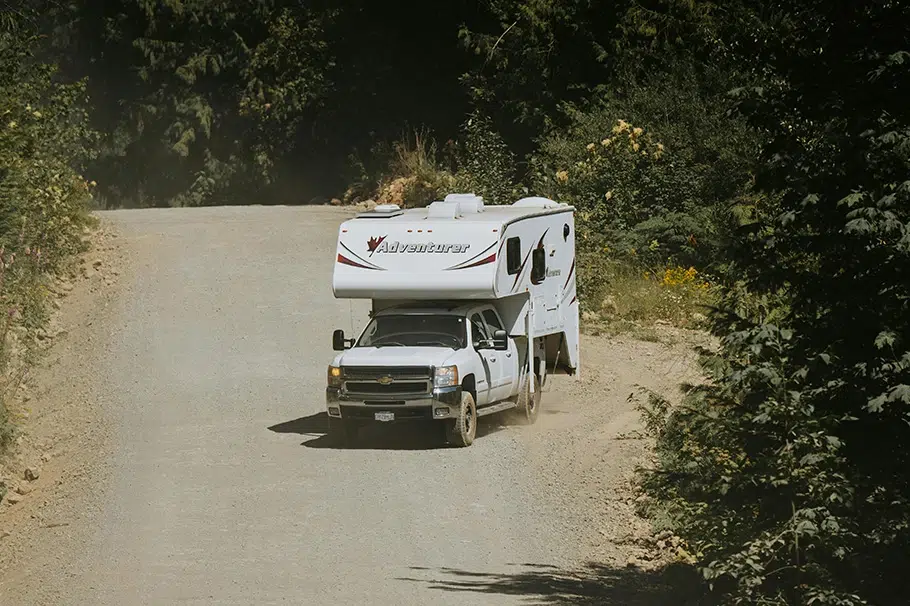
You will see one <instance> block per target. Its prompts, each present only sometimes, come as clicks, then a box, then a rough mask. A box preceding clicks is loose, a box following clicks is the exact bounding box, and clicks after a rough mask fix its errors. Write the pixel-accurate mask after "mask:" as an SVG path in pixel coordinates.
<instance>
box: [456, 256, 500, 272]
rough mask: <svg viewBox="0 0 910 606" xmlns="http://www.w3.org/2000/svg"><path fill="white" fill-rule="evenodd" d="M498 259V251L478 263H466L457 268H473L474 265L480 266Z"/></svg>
mask: <svg viewBox="0 0 910 606" xmlns="http://www.w3.org/2000/svg"><path fill="white" fill-rule="evenodd" d="M495 261H496V253H493V254H492V255H490V256H489V257H487V258H486V259H481V260H480V261H477V262H476V263H471V264H470V265H465V266H464V267H457V268H456V269H471V268H472V267H480V266H481V265H488V264H490V263H493V262H495Z"/></svg>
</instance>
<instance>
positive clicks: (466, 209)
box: [445, 194, 483, 214]
mask: <svg viewBox="0 0 910 606" xmlns="http://www.w3.org/2000/svg"><path fill="white" fill-rule="evenodd" d="M445 201H446V202H458V207H459V208H460V209H461V212H462V213H463V214H476V213H482V212H483V198H481V197H480V196H478V195H475V194H449V195H447V196H446V199H445Z"/></svg>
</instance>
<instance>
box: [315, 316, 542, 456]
mask: <svg viewBox="0 0 910 606" xmlns="http://www.w3.org/2000/svg"><path fill="white" fill-rule="evenodd" d="M333 347H334V349H335V350H336V351H339V352H340V353H338V354H337V355H336V356H335V359H334V360H333V361H332V364H331V365H330V366H329V369H328V386H327V388H326V400H327V403H328V414H329V418H330V423H331V424H332V425H333V427H332V428H331V429H333V430H334V433H337V434H339V437H341V438H350V439H353V438H354V437H356V433H357V430H358V429H359V427H360V426H361V425H362V424H364V423H367V422H375V421H381V422H395V421H409V420H420V419H424V420H441V421H448V425H449V426H450V427H449V430H450V431H449V432H448V433H450V434H451V435H450V436H449V437H450V441H454V442H456V443H462V442H465V441H468V444H462V445H469V444H470V442H471V441H473V439H474V436H475V433H476V420H477V417H478V416H482V415H484V414H492V413H494V412H498V411H502V410H507V409H510V408H514V407H515V406H516V404H517V403H516V401H515V397H516V395H517V393H518V387H519V382H520V380H521V370H522V368H523V366H522V355H521V350H520V348H519V346H518V345H517V343H516V340H515V339H512V338H510V337H509V335H508V333H507V332H506V331H505V329H504V322H503V320H502V318H501V317H500V315H499V312H498V311H497V310H496V308H495V306H493V305H492V304H490V303H480V304H467V305H465V304H464V303H459V302H453V303H449V304H445V303H443V304H428V303H426V302H424V303H418V304H413V305H399V306H395V307H391V308H387V309H384V310H382V311H380V312H378V313H375V314H373V315H372V318H371V319H370V321H369V323H368V324H367V326H366V328H364V330H363V332H361V334H360V335H359V336H358V337H357V338H356V339H350V340H348V339H346V338H345V335H344V332H343V331H341V330H336V331H335V333H334V335H333ZM536 401H537V400H532V401H531V410H529V411H528V413H529V414H528V415H527V416H528V419H529V420H532V421H533V420H534V419H536V416H537V408H536V406H535V405H534V404H535V402H536ZM497 404H500V405H499V406H497ZM478 411H479V414H478ZM459 421H460V426H458V427H456V425H459Z"/></svg>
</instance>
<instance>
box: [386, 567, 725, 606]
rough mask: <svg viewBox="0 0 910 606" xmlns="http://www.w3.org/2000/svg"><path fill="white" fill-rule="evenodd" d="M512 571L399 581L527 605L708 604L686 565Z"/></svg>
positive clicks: (422, 571) (418, 571) (444, 572)
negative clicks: (649, 568)
mask: <svg viewBox="0 0 910 606" xmlns="http://www.w3.org/2000/svg"><path fill="white" fill-rule="evenodd" d="M513 566H515V567H516V568H517V569H519V570H516V572H514V573H512V574H504V573H501V574H491V573H483V572H468V571H465V570H456V569H451V568H443V569H439V570H435V571H434V570H430V569H427V568H421V567H412V568H411V570H413V571H414V574H415V577H416V576H424V575H427V576H429V575H431V574H432V576H433V577H434V578H432V579H429V578H422V579H421V578H409V577H405V578H399V579H398V580H400V581H411V582H415V583H421V584H423V585H425V586H426V587H427V588H428V589H430V590H437V591H445V592H451V593H459V592H460V593H485V594H491V595H503V596H505V595H508V596H521V597H524V598H525V599H526V600H527V603H528V604H536V605H538V606H551V605H552V606H595V605H596V606H611V605H616V606H619V605H623V606H665V605H666V606H669V605H673V606H700V605H702V604H708V603H710V602H709V601H708V600H707V595H706V590H705V587H704V584H703V583H702V582H701V581H700V579H699V578H698V575H697V573H696V572H695V571H694V570H692V569H691V568H689V567H687V566H684V565H671V566H668V567H665V568H663V569H661V570H658V571H645V570H642V569H640V568H635V567H629V568H623V569H618V568H611V567H609V566H604V565H602V564H593V563H591V564H588V565H587V566H586V567H584V568H582V569H581V570H571V571H570V570H561V569H559V568H557V567H554V566H547V565H534V564H514V565H513Z"/></svg>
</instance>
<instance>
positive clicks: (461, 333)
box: [357, 314, 467, 349]
mask: <svg viewBox="0 0 910 606" xmlns="http://www.w3.org/2000/svg"><path fill="white" fill-rule="evenodd" d="M466 341H467V334H466V331H465V319H464V318H462V317H459V316H444V315H439V316H434V315H418V314H401V315H389V316H377V317H375V318H373V319H372V320H371V321H370V324H369V325H368V326H367V328H366V330H365V331H363V335H362V336H361V337H360V341H359V342H358V343H357V346H358V347H447V348H452V349H462V348H464V347H465V343H466Z"/></svg>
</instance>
